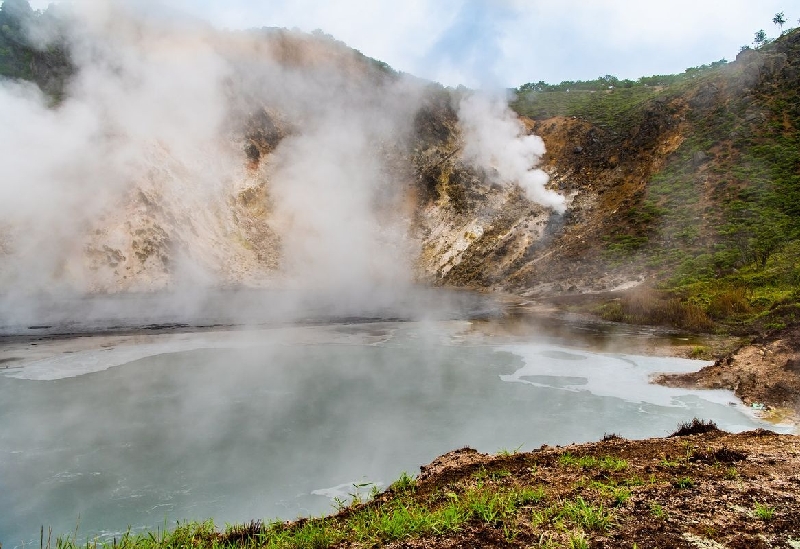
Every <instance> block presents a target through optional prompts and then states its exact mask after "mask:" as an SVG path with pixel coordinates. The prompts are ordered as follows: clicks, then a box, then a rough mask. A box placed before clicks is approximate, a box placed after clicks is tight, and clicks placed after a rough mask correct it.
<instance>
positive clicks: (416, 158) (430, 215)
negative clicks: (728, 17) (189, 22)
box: [0, 2, 800, 334]
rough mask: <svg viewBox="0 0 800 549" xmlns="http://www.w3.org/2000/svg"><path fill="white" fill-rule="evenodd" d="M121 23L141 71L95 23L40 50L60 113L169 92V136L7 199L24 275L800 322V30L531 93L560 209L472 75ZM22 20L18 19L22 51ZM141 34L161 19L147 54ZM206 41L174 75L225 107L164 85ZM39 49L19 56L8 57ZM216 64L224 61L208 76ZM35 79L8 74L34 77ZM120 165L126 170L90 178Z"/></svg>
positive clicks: (684, 319)
mask: <svg viewBox="0 0 800 549" xmlns="http://www.w3.org/2000/svg"><path fill="white" fill-rule="evenodd" d="M17 3H18V4H19V3H20V2H17ZM21 3H24V2H21ZM12 4H14V3H12ZM0 15H2V16H3V17H6V18H8V17H9V14H8V13H6V14H5V15H3V14H0ZM25 17H28V18H30V17H33V16H31V15H30V14H27V15H25ZM41 17H44V16H41ZM123 23H124V24H123ZM123 23H120V21H115V20H111V21H110V22H107V25H108V27H109V28H104V29H101V30H102V31H103V32H106V33H107V32H110V31H109V29H111V31H114V36H121V37H122V38H119V41H118V43H116V42H115V44H116V45H115V47H117V48H118V50H119V51H111V53H109V54H108V56H109V59H110V60H111V61H115V62H116V61H119V60H120V59H127V57H126V56H129V57H130V56H133V57H136V56H139V57H143V58H144V61H143V62H141V63H140V64H139V65H136V64H134V65H133V66H132V67H130V68H129V67H126V68H125V70H129V71H130V72H131V74H130V75H126V74H125V70H123V71H122V72H123V76H126V77H127V76H129V77H130V78H133V79H134V81H136V79H137V78H139V79H140V80H141V81H142V82H144V83H143V84H141V83H140V85H139V88H135V87H134V89H133V90H132V91H131V90H129V88H130V86H128V82H127V81H124V80H123V81H122V82H119V81H118V80H120V79H119V78H118V75H117V74H116V73H114V72H113V71H107V73H106V74H104V75H103V78H101V79H99V80H98V79H97V77H96V75H95V73H96V72H98V70H100V69H103V67H102V66H101V67H100V69H98V67H97V66H96V65H93V64H92V63H89V64H88V65H87V61H86V60H85V59H83V57H82V54H85V52H82V50H81V47H82V46H81V45H82V44H83V45H85V42H87V41H89V42H91V39H96V38H97V37H96V36H94V37H92V36H90V37H89V38H87V37H86V36H83V35H79V36H78V38H76V37H75V36H71V35H69V32H67V30H64V29H62V30H61V32H62V34H64V36H66V38H65V37H63V36H62V38H61V39H62V40H63V42H59V44H61V45H60V46H59V47H57V48H53V47H52V46H51V50H52V51H53V52H61V53H60V54H59V55H64V53H63V52H69V54H70V57H69V59H71V60H72V61H70V63H72V64H71V65H69V66H67V61H63V60H62V62H61V65H59V64H58V63H56V62H55V61H53V59H55V57H52V55H51V57H49V58H48V59H50V61H49V63H50V64H53V63H55V65H57V66H60V67H62V69H63V70H62V69H58V68H57V67H56V66H54V67H53V68H51V69H47V67H48V66H49V65H42V66H43V67H45V68H43V69H42V71H40V72H37V73H36V74H37V75H38V76H36V77H35V78H34V79H35V80H36V81H37V82H39V81H41V82H62V84H61V87H62V88H63V89H62V90H61V92H59V93H57V94H54V96H55V97H56V99H57V102H56V105H55V106H54V107H52V108H51V111H50V112H56V113H57V114H59V115H63V114H64V113H65V112H68V111H69V110H70V107H72V106H74V104H75V102H76V101H77V102H78V105H80V106H82V107H87V108H95V107H97V108H98V109H101V110H102V109H106V110H108V109H113V107H115V106H118V104H119V101H116V102H113V101H109V99H108V97H107V96H108V95H110V94H106V95H100V96H98V93H97V90H103V89H104V88H105V87H107V85H108V84H109V83H110V84H111V85H113V86H116V87H118V88H120V90H119V92H118V93H119V94H120V95H121V97H122V99H123V100H124V101H123V103H125V104H133V105H134V107H137V106H141V105H138V104H137V102H139V101H141V102H142V104H145V103H146V101H145V100H146V99H147V97H148V94H152V95H153V96H154V97H162V98H165V100H164V105H163V107H162V109H161V111H159V110H158V109H156V111H155V112H149V111H148V110H147V109H145V108H144V107H142V108H141V113H140V114H141V118H144V119H145V120H148V117H150V118H153V120H154V121H153V122H152V124H153V126H154V127H155V128H156V130H157V131H156V130H153V131H150V128H148V129H147V130H148V131H146V132H143V135H138V134H136V133H135V131H134V132H133V133H130V132H129V133H130V135H128V136H127V137H126V138H125V139H130V140H131V141H132V142H133V143H132V147H133V148H131V147H128V146H127V145H126V146H125V147H123V148H120V147H119V142H120V141H122V140H117V141H116V142H113V143H104V147H106V149H105V152H103V151H102V150H98V152H97V153H95V152H93V151H91V150H89V151H88V152H86V151H81V152H82V153H83V154H84V156H86V157H89V158H88V159H86V158H84V160H85V161H86V162H89V161H90V160H91V161H95V160H97V154H100V155H105V157H102V158H103V160H104V163H105V164H109V165H111V166H112V168H113V169H106V166H104V167H102V168H98V167H96V166H93V167H91V169H88V170H87V169H86V168H85V165H83V164H75V163H66V165H62V164H57V165H55V166H46V167H47V170H46V173H45V174H44V178H45V179H46V178H49V177H51V174H52V173H53V172H58V173H59V174H71V173H77V174H78V176H79V177H78V178H72V179H76V180H77V181H76V180H72V179H71V180H70V181H67V183H69V184H73V185H79V186H80V187H81V188H83V187H88V188H89V191H87V193H88V194H87V196H86V197H85V198H84V197H82V193H78V194H81V198H80V199H72V200H70V199H69V196H68V194H66V193H65V194H64V195H63V196H62V195H59V194H58V192H55V191H56V190H57V189H50V188H49V187H47V186H44V187H43V190H42V191H41V192H40V193H39V196H40V197H44V198H41V199H40V202H42V203H44V204H42V205H39V204H36V205H34V207H33V209H34V211H33V212H31V211H29V210H28V209H26V208H27V207H28V206H30V204H27V203H25V204H22V206H24V207H20V208H14V207H9V212H7V213H6V215H5V219H4V221H3V226H2V227H0V253H5V254H6V257H7V260H6V261H4V262H3V264H2V265H0V278H2V282H3V287H4V288H13V289H20V288H27V289H28V290H30V291H37V290H38V291H40V290H41V289H42V288H44V287H47V288H53V287H59V286H66V287H72V288H74V289H79V290H88V291H93V292H116V291H125V290H153V289H160V288H166V287H175V286H178V285H185V284H190V285H191V284H204V285H222V286H240V285H244V286H259V285H269V284H277V285H285V284H294V283H299V284H311V285H317V286H319V285H324V284H325V283H326V279H328V278H332V279H337V280H338V279H340V280H342V281H343V280H350V281H355V282H356V283H357V285H364V284H368V283H369V281H368V280H366V278H370V279H377V280H381V281H382V282H383V283H387V282H388V283H389V284H392V283H396V282H399V281H408V280H409V279H414V280H416V281H420V282H425V283H429V284H438V285H449V286H461V287H468V288H480V289H489V290H502V291H507V292H511V293H514V294H517V295H523V296H529V297H534V298H546V297H548V296H570V295H573V296H578V295H582V296H586V295H592V294H597V295H598V296H599V297H598V300H599V301H597V300H596V301H597V302H602V301H603V300H606V301H607V300H608V299H611V298H620V296H621V299H618V300H617V301H612V302H610V303H606V308H605V309H603V311H602V312H603V314H604V315H605V316H606V318H607V319H610V320H621V321H627V322H644V323H660V324H671V325H673V326H677V327H681V328H689V329H693V330H712V329H725V330H728V331H731V332H734V333H735V332H739V333H745V334H749V333H754V332H758V331H763V330H766V329H774V328H780V327H781V326H786V325H791V324H793V323H794V322H796V320H797V318H798V317H797V314H796V303H797V288H798V285H799V284H800V270H799V269H800V267H798V262H797V261H796V257H797V254H798V253H800V222H798V221H797V220H798V219H800V216H798V215H797V214H798V212H800V209H799V208H800V173H798V168H797V166H798V165H800V152H798V151H800V146H798V144H800V137H799V136H798V135H799V134H798V130H797V128H798V124H800V112H798V108H797V105H798V101H797V99H798V91H797V90H798V89H800V80H799V79H800V32H798V31H790V32H788V33H786V34H785V35H784V36H783V37H781V38H780V39H778V40H776V41H775V42H774V43H770V44H767V45H765V46H763V47H762V48H760V49H758V50H746V51H743V52H742V53H741V54H740V55H739V56H738V57H737V59H736V61H735V62H732V63H725V62H720V63H715V64H713V65H711V66H707V67H700V68H697V69H693V70H687V73H686V74H685V75H679V76H671V77H664V78H661V79H659V78H657V77H652V78H649V79H642V82H640V83H628V84H629V85H628V87H623V86H617V87H614V86H612V87H610V88H609V87H608V86H606V85H605V84H607V82H605V81H603V82H602V84H604V85H603V86H602V87H601V88H597V89H583V88H581V89H576V90H573V91H569V90H561V91H558V90H557V89H556V88H558V87H552V88H554V90H555V91H552V90H551V91H540V90H539V88H540V87H541V86H530V85H529V86H523V87H521V88H520V94H519V97H518V99H517V100H516V101H515V102H514V103H513V104H512V106H513V108H514V109H516V111H517V112H518V113H519V114H520V123H521V124H522V125H521V126H520V128H521V129H522V134H535V135H539V136H541V137H542V138H543V140H544V144H545V145H546V147H547V152H546V154H544V156H543V157H542V158H541V167H542V168H543V169H544V171H545V172H547V174H549V176H550V182H549V184H548V187H549V188H550V189H551V190H555V191H558V192H559V193H561V194H562V195H563V196H564V197H566V212H565V213H563V214H560V213H556V212H555V211H554V210H553V209H552V208H550V207H545V206H542V205H540V204H537V203H536V202H535V201H532V200H531V198H530V196H529V195H527V194H526V192H525V191H524V189H523V188H522V186H520V185H518V184H517V183H518V182H517V181H513V180H503V179H502V178H501V177H498V173H499V172H498V170H497V169H496V168H497V166H496V165H493V164H492V163H491V162H489V163H488V164H486V165H482V166H476V164H475V163H474V162H470V160H469V158H468V157H467V156H468V155H466V153H465V151H466V149H467V148H468V147H469V145H468V143H466V141H467V138H468V136H465V132H464V129H463V128H464V125H463V121H462V120H460V119H459V114H460V113H459V109H460V106H461V104H462V100H463V98H464V97H465V92H464V91H463V90H447V89H443V88H441V87H439V86H437V85H433V84H428V83H424V82H420V81H417V80H414V79H413V78H409V77H406V76H403V75H398V74H396V73H394V72H393V71H391V69H389V68H388V67H386V66H385V65H384V64H382V63H379V62H377V61H374V60H371V59H369V58H366V57H365V56H363V55H361V54H360V53H359V52H356V51H354V50H351V49H349V48H347V47H346V46H345V45H344V44H341V43H339V42H336V41H335V40H333V39H332V38H331V37H328V36H325V35H323V34H321V33H316V34H314V35H304V34H302V33H298V32H293V31H285V30H280V29H263V30H261V31H253V32H247V33H218V32H216V31H209V30H208V29H205V30H203V31H198V32H194V33H188V34H186V33H184V34H181V33H178V37H177V38H174V39H164V38H163V36H162V35H161V34H158V32H160V31H158V32H155V31H153V30H152V29H150V30H148V28H149V27H148V26H147V22H142V21H134V22H133V23H130V22H124V21H123ZM115 25H116V27H115ZM126 25H131V26H132V27H134V28H135V30H136V32H133V31H130V30H129V29H127V26H126ZM136 25H139V26H138V27H137V26H136ZM12 26H13V25H12ZM6 27H8V25H6ZM6 27H4V28H6ZM117 27H119V28H117ZM20 28H21V27H20ZM20 28H17V29H16V30H14V29H12V30H13V31H14V32H11V31H9V30H6V31H3V32H5V33H6V35H8V36H6V38H5V39H6V40H12V39H13V40H16V42H14V44H16V46H15V47H17V48H23V46H22V45H20V40H21V38H20V36H24V33H23V31H22V30H20ZM120 29H122V31H121V32H120ZM143 29H144V30H143ZM9 32H11V34H9ZM97 32H98V33H100V35H102V33H101V32H100V31H97ZM143 32H144V33H145V34H146V33H147V32H153V33H154V34H153V40H151V42H149V43H148V45H147V47H146V48H144V49H143V46H142V44H140V43H139V42H138V40H139V38H138V37H139V36H140V35H141V34H142V33H143ZM137 33H138V34H137ZM4 36H5V35H4ZM187 46H191V48H187ZM159 48H160V49H159ZM181 48H183V49H181ZM186 49H191V50H192V51H193V52H200V53H199V54H196V55H199V57H198V59H199V61H198V59H194V58H192V59H189V60H187V59H186V58H177V57H176V58H175V59H170V63H172V64H171V65H168V66H167V67H166V71H167V72H170V71H171V72H176V73H178V74H177V76H176V77H175V78H174V79H173V80H168V82H169V86H171V88H170V90H169V91H170V92H173V91H177V92H181V93H182V92H184V91H185V92H186V93H189V91H188V90H184V89H183V88H181V86H182V85H184V84H183V80H188V81H189V83H190V84H193V85H194V87H192V88H191V89H192V90H197V89H200V90H204V91H203V92H202V93H200V94H198V92H197V91H192V92H191V94H193V95H199V96H201V99H202V97H203V94H206V95H207V96H208V100H207V101H196V102H194V103H193V102H191V101H182V100H181V99H183V97H182V96H180V94H179V93H177V94H176V93H172V95H164V89H165V88H166V87H167V85H166V84H163V82H164V78H163V76H164V74H165V73H164V72H163V71H164V70H165V68H164V67H163V66H162V64H163V61H162V58H163V54H164V53H165V52H170V51H186ZM23 50H24V48H23ZM206 50H208V51H206ZM9 51H10V50H9ZM15 51H16V50H15ZM20 51H22V50H20ZM37 51H38V52H40V51H41V50H37V49H36V48H33V47H28V50H24V51H22V53H19V52H17V54H15V53H14V52H11V54H8V52H6V53H5V54H4V55H11V56H12V57H11V58H10V60H7V63H6V65H8V66H9V67H12V68H13V67H16V66H17V65H15V64H14V63H12V62H11V61H14V60H16V59H17V57H19V56H20V55H23V54H24V55H34V54H35V55H39V53H36V52H37ZM48 51H49V50H48ZM26 52H28V53H26ZM132 53H133V54H135V55H132ZM156 53H158V54H159V55H155V54H156ZM201 54H202V55H201ZM14 55H16V56H17V57H14ZM24 55H23V56H24ZM35 55H34V56H35ZM54 55H55V54H54ZM120 62H121V61H120ZM126 62H127V61H126ZM198 62H200V63H204V64H205V65H200V66H210V67H211V68H212V69H213V70H211V71H210V72H211V73H213V77H208V76H207V75H206V73H202V77H198V76H197V73H198V71H197V70H195V69H196V67H195V65H193V63H198ZM37 66H39V65H37ZM185 67H188V70H186V69H185ZM15 70H16V69H15ZM37 70H38V69H37ZM103 70H105V69H103ZM181 70H185V71H186V73H185V74H183V73H181V72H180V71H181ZM18 72H19V71H17V73H15V72H14V71H13V70H11V69H8V70H7V71H6V73H7V74H9V75H10V76H15V77H24V78H33V76H31V75H28V74H27V73H25V74H23V73H18ZM151 72H152V73H153V74H150V73H151ZM206 72H208V71H206ZM40 73H41V74H40ZM51 73H52V74H51ZM48 75H51V76H53V78H51V79H49V80H48ZM34 76H35V75H34ZM195 77H197V78H198V80H197V81H196V82H194V81H192V78H195ZM93 78H94V79H93ZM115 78H116V80H115ZM41 82H40V84H41ZM101 84H102V86H101ZM618 84H619V83H618ZM42 86H43V87H44V88H45V89H48V88H47V86H45V85H44V84H42ZM113 86H112V87H113ZM151 88H152V89H151ZM172 88H174V90H173V89H172ZM301 90H302V91H301ZM104 93H105V92H104ZM59 101H60V102H59ZM81 102H83V103H81ZM154 103H155V104H158V102H153V101H150V102H149V103H146V104H147V105H152V104H154ZM132 110H134V111H135V108H133V109H132ZM206 110H210V111H212V112H211V114H210V115H208V116H205V114H206V113H205V112H204V111H206ZM162 111H163V112H162ZM176 112H177V115H175V113H176ZM112 118H113V117H112ZM172 118H175V120H172ZM162 120H163V121H164V127H161V125H160V122H161V121H162ZM114 122H115V124H116V125H112V127H109V128H108V129H107V130H105V131H106V132H110V133H106V134H105V135H115V134H114V132H116V131H119V128H120V127H122V128H124V129H125V130H126V131H127V130H128V129H129V127H133V129H134V130H136V129H137V128H136V127H135V124H133V120H132V119H131V118H130V117H127V118H126V117H122V118H121V119H120V120H115V121H114ZM148 122H150V121H149V120H148ZM182 126H185V127H187V128H188V129H187V131H183V130H182V129H180V128H181V127H182ZM195 127H196V130H197V131H195ZM151 133H152V135H150V134H151ZM186 136H190V137H191V139H189V140H188V141H187V140H186ZM92 139H97V136H90V137H89V138H87V143H88V145H87V146H88V147H90V146H92V145H91V144H92V143H93V141H91V140H92ZM51 148H52V147H51ZM45 164H46V162H45ZM87 172H88V173H87ZM14 173H16V172H14ZM12 175H13V174H12ZM23 175H26V174H23ZM34 175H35V176H38V175H41V174H38V173H35V174H34ZM19 178H20V180H21V183H20V185H25V181H22V176H20V177H19ZM104 179H106V180H115V181H116V180H120V182H115V183H114V184H113V185H110V186H108V185H105V186H104V185H100V184H99V183H96V182H92V183H91V185H87V182H88V181H101V180H104ZM26 181H27V180H26ZM92 186H94V187H92ZM75 188H78V187H75ZM17 194H19V193H18V192H12V193H10V194H9V196H16V195H17ZM48 197H49V198H48ZM48 200H49V202H50V203H47V202H48ZM9 203H11V204H12V205H13V204H14V203H13V202H9ZM64 206H66V207H64ZM36 208H38V209H39V210H40V211H36ZM61 210H63V211H61ZM26 215H27V217H25V216H26ZM358 273H361V275H359V274H358ZM364 273H369V275H368V277H366V278H364V279H362V277H361V276H362V275H363V274H364ZM399 273H402V274H399ZM298 281H299V282H298ZM636 286H640V287H641V288H643V290H642V289H640V290H638V291H639V293H638V294H624V293H623V294H613V293H612V294H609V292H617V291H623V290H626V289H629V288H632V287H636ZM652 288H659V290H657V291H656V290H652ZM663 288H667V289H669V290H670V292H669V293H664V292H663V291H662V290H663ZM648 292H651V294H652V295H651V294H648ZM595 304H596V303H595ZM591 306H593V305H592V304H591V302H590V305H589V307H591ZM586 307H587V306H586V305H585V303H584V308H586Z"/></svg>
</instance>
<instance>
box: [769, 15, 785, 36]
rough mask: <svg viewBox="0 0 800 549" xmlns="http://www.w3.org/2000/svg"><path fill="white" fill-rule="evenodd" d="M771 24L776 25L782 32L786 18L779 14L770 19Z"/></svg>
mask: <svg viewBox="0 0 800 549" xmlns="http://www.w3.org/2000/svg"><path fill="white" fill-rule="evenodd" d="M772 22H773V23H775V24H776V25H778V27H779V28H780V29H781V32H783V25H784V24H785V23H786V17H785V16H784V15H783V12H779V13H776V14H775V17H773V18H772Z"/></svg>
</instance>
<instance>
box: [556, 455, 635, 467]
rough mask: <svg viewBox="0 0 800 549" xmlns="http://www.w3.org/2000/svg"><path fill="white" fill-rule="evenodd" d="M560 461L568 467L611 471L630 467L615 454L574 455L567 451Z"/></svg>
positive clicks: (560, 457)
mask: <svg viewBox="0 0 800 549" xmlns="http://www.w3.org/2000/svg"><path fill="white" fill-rule="evenodd" d="M558 462H559V463H560V464H561V465H565V466H568V467H582V468H585V469H593V468H599V469H606V470H611V471H621V470H623V469H625V468H627V467H628V462H627V461H625V460H624V459H621V458H617V457H614V456H603V457H600V458H598V457H595V456H574V455H572V454H571V453H569V452H565V453H563V454H561V455H560V456H559V457H558Z"/></svg>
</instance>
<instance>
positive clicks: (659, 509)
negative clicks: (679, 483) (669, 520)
mask: <svg viewBox="0 0 800 549" xmlns="http://www.w3.org/2000/svg"><path fill="white" fill-rule="evenodd" d="M650 514H651V515H653V516H654V517H656V518H658V519H663V518H666V517H667V512H666V511H664V507H663V506H662V505H660V504H658V503H651V504H650Z"/></svg>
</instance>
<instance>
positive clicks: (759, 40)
mask: <svg viewBox="0 0 800 549" xmlns="http://www.w3.org/2000/svg"><path fill="white" fill-rule="evenodd" d="M766 42H767V33H766V32H764V29H761V30H759V31H758V32H757V33H756V35H755V38H753V44H755V45H756V47H759V46H763V45H764V44H765V43H766Z"/></svg>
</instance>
